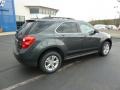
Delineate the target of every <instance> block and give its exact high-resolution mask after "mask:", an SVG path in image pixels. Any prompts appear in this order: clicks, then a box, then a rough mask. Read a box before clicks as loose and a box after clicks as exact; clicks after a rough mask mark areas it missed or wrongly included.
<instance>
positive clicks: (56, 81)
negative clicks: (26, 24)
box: [0, 35, 120, 90]
mask: <svg viewBox="0 0 120 90" xmlns="http://www.w3.org/2000/svg"><path fill="white" fill-rule="evenodd" d="M13 47H14V36H13V35H8V36H0V90H120V39H113V47H112V50H111V52H110V54H109V55H108V56H106V57H100V56H98V55H97V54H93V55H88V56H84V57H80V58H76V59H72V60H69V61H65V62H64V64H63V66H62V67H61V69H60V70H58V71H57V72H56V73H53V74H48V75H47V74H43V73H42V72H41V71H39V70H38V69H36V68H28V67H24V66H23V65H21V64H20V63H18V62H17V60H16V59H15V58H14V56H13Z"/></svg>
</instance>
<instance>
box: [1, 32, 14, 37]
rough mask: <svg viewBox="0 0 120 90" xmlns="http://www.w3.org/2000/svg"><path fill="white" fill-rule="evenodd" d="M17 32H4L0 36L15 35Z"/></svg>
mask: <svg viewBox="0 0 120 90" xmlns="http://www.w3.org/2000/svg"><path fill="white" fill-rule="evenodd" d="M15 33H16V32H3V33H0V36H7V35H14V34H15Z"/></svg>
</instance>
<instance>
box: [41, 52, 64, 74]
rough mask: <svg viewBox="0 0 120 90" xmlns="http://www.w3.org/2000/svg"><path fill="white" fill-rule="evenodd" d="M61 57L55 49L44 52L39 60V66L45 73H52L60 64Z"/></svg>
mask: <svg viewBox="0 0 120 90" xmlns="http://www.w3.org/2000/svg"><path fill="white" fill-rule="evenodd" d="M61 62H62V57H61V55H60V54H59V53H57V52H55V51H49V52H46V53H45V54H44V55H43V56H42V58H41V59H40V60H39V67H40V69H41V70H42V71H43V72H45V73H53V72H55V71H57V70H58V69H59V67H60V66H61Z"/></svg>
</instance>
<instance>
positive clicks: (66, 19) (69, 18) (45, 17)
mask: <svg viewBox="0 0 120 90" xmlns="http://www.w3.org/2000/svg"><path fill="white" fill-rule="evenodd" d="M42 19H65V20H68V19H69V20H74V19H73V18H66V17H43V18H42Z"/></svg>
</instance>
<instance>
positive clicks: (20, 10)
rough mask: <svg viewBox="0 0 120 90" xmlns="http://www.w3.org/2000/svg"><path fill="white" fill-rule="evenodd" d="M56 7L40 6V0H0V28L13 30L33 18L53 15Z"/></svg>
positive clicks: (6, 30) (7, 30)
mask: <svg viewBox="0 0 120 90" xmlns="http://www.w3.org/2000/svg"><path fill="white" fill-rule="evenodd" d="M57 12H58V9H54V8H51V7H48V6H42V5H41V3H40V0H34V1H33V0H0V30H1V29H2V30H3V31H4V32H9V31H15V30H16V29H17V28H20V26H21V25H22V24H23V23H24V22H25V20H28V19H33V18H42V17H46V16H55V15H56V13H57Z"/></svg>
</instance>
